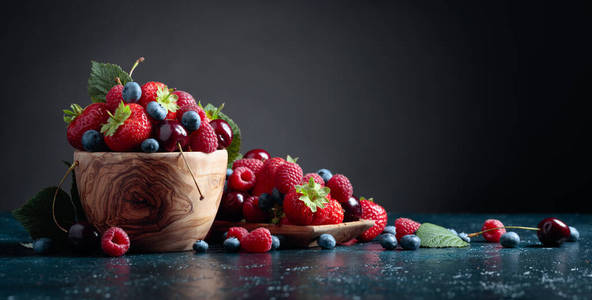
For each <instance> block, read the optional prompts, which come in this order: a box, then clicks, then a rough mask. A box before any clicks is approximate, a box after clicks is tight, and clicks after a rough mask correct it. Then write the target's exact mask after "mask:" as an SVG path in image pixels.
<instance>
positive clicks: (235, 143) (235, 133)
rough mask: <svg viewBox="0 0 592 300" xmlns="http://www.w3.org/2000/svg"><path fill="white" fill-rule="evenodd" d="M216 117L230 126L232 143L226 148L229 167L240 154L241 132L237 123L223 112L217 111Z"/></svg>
mask: <svg viewBox="0 0 592 300" xmlns="http://www.w3.org/2000/svg"><path fill="white" fill-rule="evenodd" d="M218 117H219V118H220V119H222V120H224V121H226V123H228V125H230V128H232V143H230V146H228V147H227V148H226V151H228V166H229V167H230V166H232V163H233V162H234V161H235V160H237V159H239V158H240V157H241V156H242V155H241V154H240V152H239V151H240V146H241V132H240V128H238V125H236V123H234V121H233V120H232V119H231V118H230V117H228V116H227V115H225V114H224V113H222V112H219V113H218Z"/></svg>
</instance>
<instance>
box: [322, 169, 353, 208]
mask: <svg viewBox="0 0 592 300" xmlns="http://www.w3.org/2000/svg"><path fill="white" fill-rule="evenodd" d="M327 187H329V189H331V197H333V198H334V199H337V201H339V202H346V201H347V200H348V199H349V197H351V196H352V195H353V194H354V188H353V187H352V184H351V183H350V182H349V179H347V177H345V176H344V175H342V174H335V175H333V177H331V179H330V180H329V182H327Z"/></svg>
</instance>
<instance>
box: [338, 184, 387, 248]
mask: <svg viewBox="0 0 592 300" xmlns="http://www.w3.org/2000/svg"><path fill="white" fill-rule="evenodd" d="M333 177H335V176H333ZM371 200H372V199H370V200H366V199H364V198H363V197H360V205H361V206H362V219H366V220H374V226H372V227H370V228H369V229H368V230H366V231H364V233H362V234H361V235H360V236H359V237H358V240H360V241H362V242H369V241H371V240H373V239H374V238H375V237H377V236H378V235H379V234H381V233H382V231H383V230H384V227H386V210H384V208H383V207H382V206H380V205H378V204H376V203H374V202H373V201H371Z"/></svg>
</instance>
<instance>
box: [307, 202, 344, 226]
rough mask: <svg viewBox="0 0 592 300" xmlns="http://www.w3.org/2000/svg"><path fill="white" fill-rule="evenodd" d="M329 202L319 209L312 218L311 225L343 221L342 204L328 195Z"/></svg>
mask: <svg viewBox="0 0 592 300" xmlns="http://www.w3.org/2000/svg"><path fill="white" fill-rule="evenodd" d="M327 198H328V199H329V203H326V204H325V208H320V209H317V212H316V213H314V215H313V218H312V223H311V225H327V224H339V223H343V208H342V207H341V204H339V202H338V201H337V200H335V199H331V197H330V196H329V195H327Z"/></svg>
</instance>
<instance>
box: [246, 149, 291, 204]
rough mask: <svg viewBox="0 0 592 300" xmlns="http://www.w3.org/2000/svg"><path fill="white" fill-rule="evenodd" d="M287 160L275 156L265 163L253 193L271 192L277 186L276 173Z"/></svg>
mask: <svg viewBox="0 0 592 300" xmlns="http://www.w3.org/2000/svg"><path fill="white" fill-rule="evenodd" d="M285 162H286V161H285V160H284V159H283V158H281V157H273V158H270V159H268V160H266V161H265V162H264V163H263V169H262V170H261V173H260V174H259V175H257V182H256V183H255V187H254V188H253V195H255V196H259V195H261V194H263V193H267V194H271V192H272V191H273V188H274V187H275V175H276V172H277V169H278V168H279V166H281V165H283V164H284V163H285Z"/></svg>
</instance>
